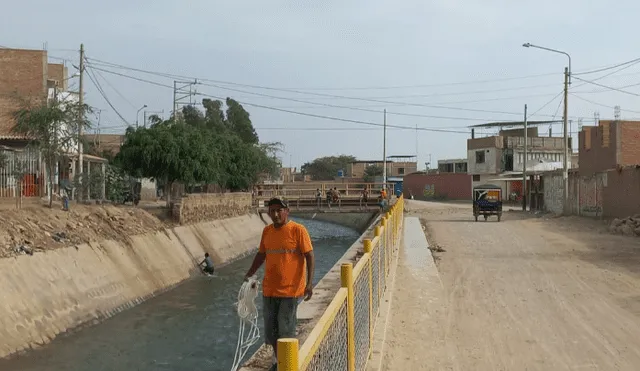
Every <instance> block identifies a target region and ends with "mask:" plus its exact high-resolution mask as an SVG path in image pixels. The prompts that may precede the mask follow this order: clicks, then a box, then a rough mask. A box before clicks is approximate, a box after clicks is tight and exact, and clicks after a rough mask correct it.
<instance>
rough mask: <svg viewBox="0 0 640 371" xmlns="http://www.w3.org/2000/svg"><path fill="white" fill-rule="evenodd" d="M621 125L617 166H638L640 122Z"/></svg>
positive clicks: (639, 161) (639, 159)
mask: <svg viewBox="0 0 640 371" xmlns="http://www.w3.org/2000/svg"><path fill="white" fill-rule="evenodd" d="M621 124H622V128H621V129H620V130H621V135H620V147H621V148H622V153H621V154H620V162H619V165H621V166H630V165H640V122H638V121H630V122H627V121H623V122H622V123H621Z"/></svg>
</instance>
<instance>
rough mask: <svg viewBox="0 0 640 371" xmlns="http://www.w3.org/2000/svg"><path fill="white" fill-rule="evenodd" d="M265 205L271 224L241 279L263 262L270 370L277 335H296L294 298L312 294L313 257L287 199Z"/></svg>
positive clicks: (307, 296) (295, 303)
mask: <svg viewBox="0 0 640 371" xmlns="http://www.w3.org/2000/svg"><path fill="white" fill-rule="evenodd" d="M267 205H268V208H269V217H270V218H271V220H272V221H273V224H270V225H268V226H266V227H264V230H263V231H262V238H261V240H260V248H259V250H258V253H257V254H256V256H255V258H254V259H253V264H251V268H249V270H248V271H247V274H246V275H245V280H248V279H249V277H252V276H253V275H254V274H255V273H256V271H257V270H258V269H259V268H260V266H261V265H262V263H265V268H264V279H263V281H262V296H263V312H264V313H263V316H264V331H265V342H266V343H267V344H269V345H271V346H272V347H273V354H274V356H273V361H274V364H273V366H272V367H271V368H270V370H273V371H275V370H277V357H276V356H277V355H276V351H277V344H278V339H281V338H295V337H296V335H297V334H296V325H297V322H298V317H297V310H298V302H299V301H300V299H301V298H302V297H304V300H305V301H307V300H309V299H311V296H312V295H313V272H314V267H315V261H314V256H313V246H312V245H311V238H310V237H309V232H308V231H307V229H306V228H305V227H304V226H303V225H302V224H299V223H296V222H294V221H292V220H289V206H288V204H287V202H286V201H283V200H281V199H279V198H272V199H271V200H269V202H268V204H267Z"/></svg>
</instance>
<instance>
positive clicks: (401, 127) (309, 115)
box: [91, 66, 469, 134]
mask: <svg viewBox="0 0 640 371" xmlns="http://www.w3.org/2000/svg"><path fill="white" fill-rule="evenodd" d="M91 69H92V70H100V71H104V72H107V73H114V74H117V75H120V76H123V77H128V78H133V79H135V80H138V81H142V82H147V83H152V84H154V85H158V86H162V87H165V88H172V87H171V86H169V85H164V84H161V83H156V82H153V81H147V80H145V79H140V78H134V77H133V76H128V75H124V74H119V73H116V72H113V71H108V70H103V69H100V68H97V67H93V66H92V67H91ZM92 81H93V79H92ZM195 94H196V95H200V96H204V97H208V98H214V99H218V100H222V101H224V100H225V99H224V98H222V97H218V96H214V95H209V94H204V93H200V92H198V93H195ZM103 97H104V95H103ZM105 100H106V97H105ZM107 103H109V105H110V106H111V103H110V102H109V101H107ZM238 103H240V104H242V105H246V106H252V107H257V108H263V109H268V110H273V111H279V112H286V113H290V114H294V115H300V116H307V117H315V118H323V119H327V120H333V121H342V122H350V123H355V124H362V125H371V126H383V124H378V123H373V122H368V121H361V120H352V119H345V118H341V117H333V116H325V115H316V114H311V113H305V112H297V111H291V110H287V109H281V108H276V107H269V106H264V105H261V104H255V103H249V102H240V101H238ZM112 108H113V106H112ZM114 110H115V108H114ZM116 113H118V112H117V111H116ZM118 115H119V116H120V114H119V113H118ZM120 118H122V116H120ZM122 119H123V118H122ZM123 121H125V122H126V123H127V125H129V123H128V122H127V121H126V120H124V119H123ZM387 127H394V128H398V129H411V130H415V129H416V128H415V127H409V126H401V125H387ZM418 129H419V130H424V131H433V132H446V133H458V134H468V133H469V132H468V131H457V130H446V129H431V128H418Z"/></svg>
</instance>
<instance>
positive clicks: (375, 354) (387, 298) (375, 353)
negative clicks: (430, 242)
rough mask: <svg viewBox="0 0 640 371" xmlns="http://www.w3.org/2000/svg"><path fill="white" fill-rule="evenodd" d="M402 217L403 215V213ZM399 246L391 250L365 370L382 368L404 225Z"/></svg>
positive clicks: (402, 247)
mask: <svg viewBox="0 0 640 371" xmlns="http://www.w3.org/2000/svg"><path fill="white" fill-rule="evenodd" d="M403 218H404V215H403ZM399 246H401V247H400V248H398V249H396V250H395V251H394V252H393V259H392V262H391V266H390V267H389V277H387V280H388V281H387V282H388V285H387V290H386V291H385V293H384V296H383V297H382V301H381V303H380V311H379V313H378V318H377V319H376V326H375V330H374V331H373V344H372V347H371V356H370V357H369V361H368V362H367V371H380V370H382V360H383V359H384V343H385V341H386V337H387V328H388V327H389V319H390V318H391V303H392V301H393V291H394V287H395V282H396V270H397V268H398V260H399V257H400V250H401V249H404V225H403V230H402V234H401V236H400V243H399ZM378 321H380V322H378Z"/></svg>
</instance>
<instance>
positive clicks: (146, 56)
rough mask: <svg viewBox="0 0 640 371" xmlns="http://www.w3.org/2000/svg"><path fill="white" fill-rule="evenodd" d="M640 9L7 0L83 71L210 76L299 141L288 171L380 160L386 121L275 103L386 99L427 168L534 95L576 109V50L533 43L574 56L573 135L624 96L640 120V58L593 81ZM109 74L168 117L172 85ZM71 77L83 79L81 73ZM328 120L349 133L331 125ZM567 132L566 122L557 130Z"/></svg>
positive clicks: (17, 30)
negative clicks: (81, 54) (88, 64)
mask: <svg viewBox="0 0 640 371" xmlns="http://www.w3.org/2000/svg"><path fill="white" fill-rule="evenodd" d="M187 3H188V4H190V6H186V5H182V4H187ZM143 4H144V5H143ZM638 14H640V2H637V1H632V0H617V1H615V2H613V1H608V2H605V1H596V0H592V1H578V0H554V1H551V0H539V1H535V2H534V1H529V2H524V1H514V0H484V1H480V0H476V1H470V0H468V1H462V0H432V1H424V0H397V1H382V0H368V1H363V0H357V1H335V0H324V1H276V0H270V1H216V0H208V1H204V0H192V1H183V2H179V1H175V0H173V1H167V0H156V1H131V0H128V1H123V0H111V1H91V0H85V1H79V0H68V1H49V0H23V1H12V2H8V3H7V4H4V6H3V12H2V14H0V45H2V46H6V47H14V48H34V49H41V48H42V47H43V44H44V43H46V45H47V48H48V50H49V55H50V56H51V57H52V59H51V62H56V61H61V60H60V59H53V57H56V58H63V59H67V60H68V61H67V62H66V63H67V64H68V65H69V67H70V74H71V73H73V72H74V70H73V67H72V64H76V65H77V63H78V53H77V50H78V49H79V45H80V43H84V45H85V49H86V55H87V57H88V58H90V59H91V58H92V59H93V61H92V63H93V67H96V68H102V69H106V70H109V71H113V72H117V73H124V74H127V75H129V76H133V77H136V78H139V79H145V80H152V81H155V82H157V83H160V84H161V85H173V79H171V78H166V77H160V76H154V75H150V74H144V73H142V72H136V71H131V70H125V69H121V68H114V67H105V65H98V64H96V63H97V62H95V60H100V61H106V62H110V63H115V64H119V65H123V66H127V67H133V68H137V69H141V70H148V71H153V72H162V73H167V74H174V75H181V76H189V77H195V78H199V79H202V82H203V83H202V84H200V85H198V86H197V91H198V92H199V93H201V94H207V95H212V96H217V97H227V96H230V97H232V98H234V99H236V100H238V101H240V102H242V103H244V104H245V108H246V109H247V110H248V111H249V112H250V113H251V118H252V121H253V124H254V126H255V127H256V130H257V132H258V134H259V136H260V139H261V141H281V142H283V143H284V144H285V145H286V152H287V153H286V154H284V155H283V160H284V164H285V165H288V164H289V162H290V161H291V162H292V164H293V166H300V165H301V164H302V163H304V162H307V161H310V160H312V159H313V158H316V157H319V156H325V155H338V154H352V155H355V156H356V157H358V158H359V159H363V160H368V159H381V158H382V148H383V145H382V143H383V140H382V138H383V134H382V128H381V127H379V126H374V125H366V124H362V123H354V122H344V121H336V120H331V119H327V118H318V117H310V116H302V115H298V114H294V113H290V112H282V111H276V110H273V109H268V108H264V107H271V108H276V109H280V110H288V111H294V112H300V113H305V114H311V115H319V116H329V117H334V118H340V119H347V120H354V121H361V122H368V123H373V124H382V122H383V114H382V110H383V109H385V108H386V109H387V110H388V111H389V113H388V115H387V123H388V124H389V125H395V126H402V127H410V128H414V129H412V130H408V129H400V128H389V129H388V132H387V155H413V154H415V153H416V144H417V147H418V148H417V153H418V155H419V163H420V164H421V167H424V162H425V161H429V155H431V161H432V163H433V164H435V163H436V161H437V160H438V159H445V158H459V157H466V139H467V138H469V137H470V134H469V132H470V131H469V129H467V127H468V126H469V125H474V124H481V123H484V122H488V121H500V120H522V116H523V114H522V111H523V107H524V104H528V106H529V112H530V113H534V112H536V111H538V113H537V115H535V116H534V117H530V119H534V120H543V119H551V118H553V117H554V115H555V119H558V120H560V119H561V118H562V107H561V106H560V103H561V101H560V99H561V96H558V94H559V93H560V92H561V90H562V82H563V76H562V72H563V69H564V67H565V66H566V65H567V58H566V56H564V55H561V54H555V53H551V52H547V51H543V50H539V49H531V48H529V49H527V48H523V47H522V44H523V43H525V42H530V43H533V44H537V45H541V46H545V47H549V48H554V49H560V50H563V51H566V52H568V53H570V54H571V56H572V70H573V73H574V74H575V78H574V79H573V84H572V94H575V95H570V96H569V116H570V118H572V120H573V122H572V125H571V126H572V131H574V132H575V131H577V130H578V122H577V121H578V117H583V118H584V119H583V124H584V125H592V124H593V122H594V119H593V117H594V112H596V111H599V112H600V117H601V118H603V119H605V118H613V115H614V109H613V106H615V105H620V106H621V109H622V111H621V116H622V118H625V119H631V118H634V117H640V106H639V105H638V104H637V103H638V102H639V101H640V97H639V96H637V95H635V94H640V63H639V64H627V65H623V66H621V67H619V68H614V69H608V70H605V71H602V72H599V73H590V74H584V75H579V74H578V73H580V72H588V71H592V70H595V69H598V68H601V67H610V66H613V65H616V64H619V63H623V62H626V61H630V60H633V59H635V58H639V57H640V48H639V47H638V46H639V44H640V39H638V38H637V37H635V35H636V33H635V28H636V27H635V25H636V24H637V15H638ZM89 71H91V68H90V69H89ZM94 73H95V74H96V75H95V76H96V78H97V79H98V80H99V81H100V83H101V85H102V87H103V90H104V92H105V93H106V95H107V97H108V98H109V100H110V101H111V103H112V104H113V106H114V107H115V109H116V110H117V111H118V112H120V113H121V115H122V116H123V117H124V119H125V120H127V121H128V122H129V123H130V124H135V121H136V111H137V109H138V108H140V107H142V106H143V105H144V104H146V105H148V107H149V108H148V110H151V111H162V110H164V116H165V117H168V115H169V112H170V110H171V109H172V99H173V93H172V89H171V88H165V87H162V86H157V85H151V84H148V83H145V82H141V81H136V80H132V79H129V78H125V77H121V76H117V75H114V74H111V73H108V72H105V71H97V70H94ZM605 75H609V76H606V77H604V78H600V77H602V76H605ZM578 78H581V79H583V80H594V79H598V80H597V81H596V83H598V84H601V85H604V86H606V87H613V88H621V87H625V88H623V89H622V90H624V91H626V92H629V93H622V92H618V91H614V90H611V89H608V88H606V87H600V86H596V85H593V84H588V83H585V82H584V81H580V80H578ZM70 81H72V82H71V85H72V86H75V87H77V79H72V80H70ZM85 81H86V92H87V95H86V96H87V101H88V103H89V104H91V105H92V106H94V107H97V108H99V109H102V112H101V115H100V126H101V128H102V132H103V133H115V132H122V131H124V128H125V127H126V125H127V124H126V123H124V122H123V120H122V119H120V118H119V116H118V115H117V114H116V111H115V110H114V109H112V108H111V107H110V106H109V105H108V104H107V102H106V101H105V100H104V99H103V97H102V96H101V95H100V94H99V92H98V90H97V89H96V88H95V86H94V85H93V83H92V82H91V80H90V79H86V80H85ZM214 81H224V82H226V83H225V84H221V83H216V82H214ZM229 83H233V84H229ZM636 83H639V84H638V86H630V87H627V86H629V85H634V84H636ZM211 85H217V86H218V87H215V86H211ZM243 85H244V86H243ZM247 85H251V86H247ZM258 86H259V87H266V88H269V89H264V88H257V87H258ZM274 88H275V89H274ZM352 88H358V89H352ZM230 89H234V90H230ZM291 90H295V91H296V92H293V91H291ZM256 94H262V96H260V95H256ZM264 95H268V96H270V97H268V96H264ZM274 97H281V98H287V99H277V98H274ZM345 97H351V99H346V98H345ZM554 97H556V98H555V99H554ZM580 98H582V99H580ZM194 99H197V100H201V99H202V96H198V97H194ZM292 99H293V100H297V101H293V100H292ZM583 99H587V100H589V101H591V102H593V103H589V102H587V101H585V100H583ZM300 101H302V102H300ZM546 103H548V104H547V105H546V106H545V107H544V108H542V107H543V106H544V105H545V104H546ZM249 104H256V105H260V106H264V107H257V106H251V105H249ZM330 106H334V107H330ZM335 106H343V107H350V109H346V108H338V107H335ZM433 106H438V107H433ZM371 111H373V112H371ZM486 111H488V112H486ZM634 111H637V112H634ZM398 113H400V114H405V115H398ZM406 114H410V115H406ZM411 115H413V116H411ZM142 117H143V115H142V113H141V114H140V121H142ZM416 125H417V127H418V131H416V130H415V127H416ZM278 128H279V129H278ZM283 128H287V129H286V130H282V129H283ZM327 128H340V129H341V130H336V131H327V130H317V129H327ZM345 129H349V130H345ZM424 129H445V130H451V131H457V132H434V131H428V130H424ZM540 130H541V131H545V132H546V131H547V130H548V126H545V127H543V128H541V129H540ZM561 132H562V130H561V126H560V125H554V126H553V133H554V135H561ZM576 138H577V136H576Z"/></svg>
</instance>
